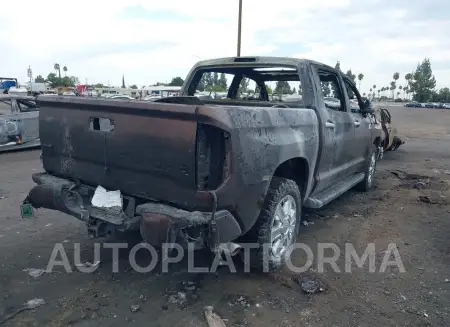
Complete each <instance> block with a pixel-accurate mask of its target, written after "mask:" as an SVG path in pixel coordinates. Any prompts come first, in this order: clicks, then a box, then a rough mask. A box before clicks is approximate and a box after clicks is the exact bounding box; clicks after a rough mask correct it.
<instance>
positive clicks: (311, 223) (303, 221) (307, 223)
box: [302, 220, 314, 226]
mask: <svg viewBox="0 0 450 327" xmlns="http://www.w3.org/2000/svg"><path fill="white" fill-rule="evenodd" d="M302 224H303V226H308V225H314V221H307V220H302Z"/></svg>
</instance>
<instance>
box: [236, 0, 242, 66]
mask: <svg viewBox="0 0 450 327" xmlns="http://www.w3.org/2000/svg"><path fill="white" fill-rule="evenodd" d="M241 31H242V0H239V17H238V39H237V56H238V57H240V56H241Z"/></svg>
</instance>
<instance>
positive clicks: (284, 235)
mask: <svg viewBox="0 0 450 327" xmlns="http://www.w3.org/2000/svg"><path fill="white" fill-rule="evenodd" d="M296 225H297V203H296V202H295V199H294V197H293V196H292V195H286V196H285V197H284V198H282V199H281V201H280V202H278V204H277V206H276V209H275V213H274V219H273V223H272V228H271V237H270V242H271V255H272V257H273V259H275V260H277V261H279V260H280V259H281V258H282V256H283V255H284V254H285V253H286V250H288V248H289V246H290V245H291V244H292V243H293V240H294V237H295V230H296Z"/></svg>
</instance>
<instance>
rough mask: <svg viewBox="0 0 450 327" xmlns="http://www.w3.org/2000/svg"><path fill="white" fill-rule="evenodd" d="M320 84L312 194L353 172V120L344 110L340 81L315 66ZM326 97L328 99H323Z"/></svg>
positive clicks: (334, 72) (336, 76)
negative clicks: (315, 176) (319, 145)
mask: <svg viewBox="0 0 450 327" xmlns="http://www.w3.org/2000/svg"><path fill="white" fill-rule="evenodd" d="M315 68H316V69H315V73H317V78H318V79H319V81H320V90H319V106H321V107H322V108H320V112H321V113H322V114H321V115H322V117H321V119H322V125H323V126H322V131H323V143H322V151H321V157H320V161H319V164H318V171H317V174H318V185H317V188H316V189H315V192H320V191H321V190H323V189H325V188H328V187H330V186H331V185H333V184H335V183H337V182H339V181H342V180H344V179H345V178H346V177H348V176H349V175H350V174H351V173H352V169H351V160H352V150H351V147H352V146H353V142H354V138H355V132H354V125H353V118H352V117H351V115H350V113H349V112H348V110H347V105H346V102H345V97H344V92H343V88H342V79H341V77H340V75H339V74H338V73H337V72H336V71H335V70H334V69H331V68H328V67H324V66H316V67H315ZM325 98H327V99H325Z"/></svg>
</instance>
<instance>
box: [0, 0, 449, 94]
mask: <svg viewBox="0 0 450 327" xmlns="http://www.w3.org/2000/svg"><path fill="white" fill-rule="evenodd" d="M430 1H436V0H429V1H425V0H420V1H419V0H412V1H406V0H399V1H397V2H395V3H394V2H392V1H387V0H360V1H356V0H321V1H306V0H296V1H294V0H279V1H276V2H274V1H268V0H243V2H244V6H243V27H242V28H243V30H242V54H243V55H257V54H261V55H277V56H295V57H306V58H310V59H314V60H317V61H321V62H324V63H327V64H330V65H333V66H334V64H335V63H336V61H337V60H339V61H340V62H341V67H342V68H343V69H344V70H346V69H349V68H351V69H352V71H353V72H354V73H360V72H361V73H363V74H364V75H365V77H364V80H363V84H362V86H363V91H367V90H366V89H367V88H369V86H371V85H373V84H376V85H379V86H381V85H388V84H389V82H390V81H391V80H392V74H393V73H394V72H395V71H398V72H400V74H401V75H402V76H404V74H405V73H406V72H409V71H412V70H413V69H414V68H415V66H416V65H417V62H418V61H421V60H422V59H423V58H425V57H430V58H431V63H432V65H433V67H434V68H435V70H434V72H435V75H436V78H437V81H438V86H441V87H442V86H445V85H450V76H449V75H448V74H447V72H448V70H449V69H450V64H449V63H450V44H449V43H448V42H446V41H447V38H446V35H445V34H446V31H448V30H449V29H450V18H446V17H445V16H444V17H443V18H439V17H438V16H439V12H438V11H436V13H434V12H427V14H426V15H425V16H424V15H423V10H424V9H423V8H427V5H426V4H427V3H429V2H430ZM237 3H238V2H237V0H228V1H223V0H222V1H219V0H191V1H185V0H167V1H154V0H129V1H118V0H109V1H106V0H95V1H88V0H79V1H76V2H72V3H67V2H61V1H56V0H41V1H32V0H22V1H20V2H19V1H16V2H11V1H9V2H8V5H7V6H6V7H3V8H2V11H0V51H1V53H2V59H1V61H0V67H1V71H0V74H1V75H3V76H5V75H7V76H17V77H18V78H19V79H20V80H21V81H22V82H24V81H25V80H26V69H27V67H28V65H31V67H32V68H33V72H34V74H35V75H37V74H41V75H44V76H46V75H47V74H48V73H49V72H51V71H52V67H53V64H54V63H55V62H58V63H60V64H61V65H66V66H67V67H68V68H69V73H70V74H73V75H76V76H78V77H79V78H80V80H82V81H84V79H85V78H87V79H88V82H89V83H93V82H102V83H107V82H108V81H109V82H110V83H111V84H116V85H118V84H120V83H121V78H122V74H124V75H125V80H126V82H127V83H130V84H131V83H136V84H139V85H149V84H152V83H155V82H157V81H169V80H170V79H171V78H172V77H173V76H177V75H179V76H182V77H185V75H186V74H187V72H188V70H189V68H190V67H191V66H192V65H193V64H194V63H195V62H196V61H198V60H200V59H206V58H210V57H224V56H233V55H235V53H236V36H237V11H238V10H237V9H238V6H237ZM430 6H431V5H430ZM430 6H429V7H428V8H430ZM444 6H447V7H448V5H445V4H443V3H442V4H441V5H440V7H441V11H445V8H442V7H444ZM137 8H141V9H140V10H137ZM447 9H448V8H447ZM13 13H20V15H19V16H18V15H17V14H13ZM125 13H127V15H125ZM132 14H134V16H133V15H132ZM434 16H436V17H434ZM366 86H367V87H366Z"/></svg>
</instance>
